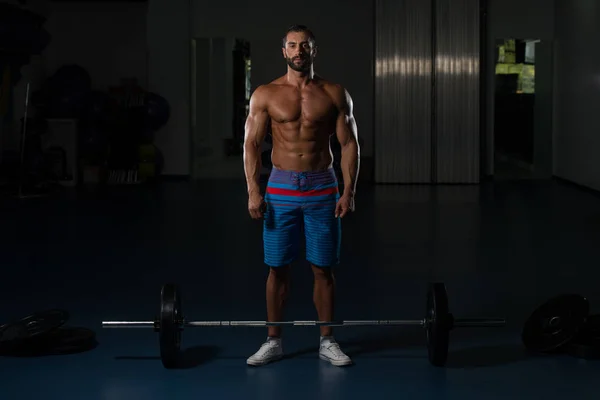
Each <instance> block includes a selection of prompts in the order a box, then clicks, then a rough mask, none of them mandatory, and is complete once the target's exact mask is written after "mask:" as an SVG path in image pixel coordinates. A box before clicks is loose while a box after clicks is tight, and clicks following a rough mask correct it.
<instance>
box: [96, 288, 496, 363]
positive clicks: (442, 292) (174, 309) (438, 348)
mask: <svg viewBox="0 0 600 400" xmlns="http://www.w3.org/2000/svg"><path fill="white" fill-rule="evenodd" d="M160 297H161V301H160V316H159V317H158V318H155V319H154V320H153V321H102V327H103V328H152V329H153V330H154V331H155V332H157V333H158V334H159V335H158V336H159V346H160V358H161V361H162V364H163V366H164V367H165V368H168V369H171V368H177V367H178V365H179V361H180V354H181V335H182V332H183V330H184V328H204V327H268V326H341V327H345V326H419V327H422V328H425V331H426V335H427V351H428V358H429V362H430V363H431V364H432V365H434V366H438V367H441V366H444V365H445V364H446V361H447V359H448V346H449V337H450V331H451V330H452V329H454V328H477V327H482V328H494V327H503V326H505V325H506V320H505V319H504V318H458V319H457V318H454V316H453V315H452V313H450V310H449V307H448V294H447V292H446V285H445V284H444V283H442V282H433V283H430V284H429V287H428V290H427V304H426V305H427V307H426V314H425V318H423V319H419V320H342V321H283V322H269V321H188V320H186V319H185V317H184V315H183V309H182V306H181V292H180V291H179V288H178V286H177V285H175V284H165V285H163V287H162V289H161V296H160Z"/></svg>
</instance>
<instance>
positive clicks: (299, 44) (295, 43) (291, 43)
mask: <svg viewBox="0 0 600 400" xmlns="http://www.w3.org/2000/svg"><path fill="white" fill-rule="evenodd" d="M308 38H309V36H308V34H306V33H305V32H290V33H288V35H287V40H286V43H285V47H284V48H283V57H285V61H286V62H287V65H289V66H290V68H291V69H293V70H294V71H298V72H306V71H309V70H310V67H311V66H312V64H313V61H314V59H315V56H316V54H317V51H316V49H315V48H314V47H313V45H312V44H311V42H310V41H309V40H308Z"/></svg>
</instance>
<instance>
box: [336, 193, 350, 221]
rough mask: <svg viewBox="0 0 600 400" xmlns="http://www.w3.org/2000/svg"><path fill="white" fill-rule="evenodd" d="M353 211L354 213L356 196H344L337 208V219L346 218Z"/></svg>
mask: <svg viewBox="0 0 600 400" xmlns="http://www.w3.org/2000/svg"><path fill="white" fill-rule="evenodd" d="M351 211H354V196H352V195H351V194H344V195H342V197H340V199H339V200H338V202H337V204H336V206H335V217H336V218H344V216H345V215H346V214H348V213H349V212H351Z"/></svg>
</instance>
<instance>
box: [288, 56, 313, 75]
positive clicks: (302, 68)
mask: <svg viewBox="0 0 600 400" xmlns="http://www.w3.org/2000/svg"><path fill="white" fill-rule="evenodd" d="M296 58H298V57H296ZM301 60H302V62H301V63H299V64H296V62H295V59H291V58H289V57H286V58H285V61H286V62H287V65H288V66H289V67H290V68H291V69H293V70H294V71H298V72H308V71H310V67H311V65H312V60H311V59H310V57H309V56H306V57H303V58H301Z"/></svg>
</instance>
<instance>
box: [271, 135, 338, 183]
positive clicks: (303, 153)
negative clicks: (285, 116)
mask: <svg viewBox="0 0 600 400" xmlns="http://www.w3.org/2000/svg"><path fill="white" fill-rule="evenodd" d="M287 125H290V126H287ZM291 125H296V126H291ZM299 125H300V124H297V123H296V124H292V123H290V124H277V125H276V124H275V123H273V127H272V129H273V150H272V153H271V161H272V163H273V166H274V167H275V168H277V169H282V170H289V171H298V172H300V171H324V170H326V169H328V168H330V167H331V165H332V163H333V155H332V153H331V148H330V144H329V137H330V134H329V132H328V130H326V129H323V127H310V128H308V127H302V126H299Z"/></svg>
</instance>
